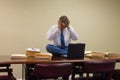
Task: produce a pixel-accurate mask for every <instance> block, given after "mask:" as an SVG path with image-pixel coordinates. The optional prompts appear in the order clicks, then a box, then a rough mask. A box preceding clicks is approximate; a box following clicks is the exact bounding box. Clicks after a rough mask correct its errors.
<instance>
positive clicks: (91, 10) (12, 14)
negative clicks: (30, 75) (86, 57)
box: [0, 0, 120, 78]
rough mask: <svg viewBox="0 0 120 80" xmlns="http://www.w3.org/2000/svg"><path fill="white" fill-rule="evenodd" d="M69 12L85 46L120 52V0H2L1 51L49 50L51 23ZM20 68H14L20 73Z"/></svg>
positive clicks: (0, 9) (0, 3)
mask: <svg viewBox="0 0 120 80" xmlns="http://www.w3.org/2000/svg"><path fill="white" fill-rule="evenodd" d="M61 15H67V16H68V17H69V18H70V20H71V25H72V26H73V27H74V28H75V30H76V31H77V32H78V33H79V35H80V39H79V40H78V41H75V42H85V43H86V50H92V51H109V52H117V53H119V52H120V35H119V34H120V31H119V30H120V0H0V39H1V40H0V45H1V46H0V54H1V55H2V54H11V53H24V51H25V49H26V48H28V47H38V48H40V49H41V52H46V50H45V45H46V44H48V43H50V42H49V41H48V40H47V39H46V32H47V30H48V29H49V27H50V26H51V25H53V24H56V23H57V20H58V18H59V17H60V16H61ZM20 72H21V71H15V73H16V76H17V77H18V78H19V77H20V75H21V74H20Z"/></svg>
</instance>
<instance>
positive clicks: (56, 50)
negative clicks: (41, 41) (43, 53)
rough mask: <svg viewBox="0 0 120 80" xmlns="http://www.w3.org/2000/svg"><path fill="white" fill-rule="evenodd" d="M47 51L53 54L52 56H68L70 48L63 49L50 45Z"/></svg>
mask: <svg viewBox="0 0 120 80" xmlns="http://www.w3.org/2000/svg"><path fill="white" fill-rule="evenodd" d="M46 50H47V51H48V52H50V53H52V54H55V55H67V50H68V47H65V48H64V49H61V48H60V47H58V46H54V45H51V44H48V45H47V46H46Z"/></svg>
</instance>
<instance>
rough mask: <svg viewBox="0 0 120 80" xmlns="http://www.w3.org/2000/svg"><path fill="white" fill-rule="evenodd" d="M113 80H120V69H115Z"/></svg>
mask: <svg viewBox="0 0 120 80" xmlns="http://www.w3.org/2000/svg"><path fill="white" fill-rule="evenodd" d="M112 79H113V80H120V69H115V70H114V72H113V74H112Z"/></svg>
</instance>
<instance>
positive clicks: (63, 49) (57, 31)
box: [46, 16, 79, 55]
mask: <svg viewBox="0 0 120 80" xmlns="http://www.w3.org/2000/svg"><path fill="white" fill-rule="evenodd" d="M78 37H79V36H78V34H77V33H76V32H75V30H74V29H73V27H72V26H70V21H69V19H68V18H67V16H61V17H60V18H59V20H58V24H57V25H53V26H52V27H51V28H50V29H49V30H48V32H47V38H48V40H50V41H53V44H48V45H47V46H46V50H47V51H48V52H50V53H52V54H53V55H67V50H68V44H69V43H70V42H71V39H73V40H77V39H78Z"/></svg>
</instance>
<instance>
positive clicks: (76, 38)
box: [69, 26, 79, 40]
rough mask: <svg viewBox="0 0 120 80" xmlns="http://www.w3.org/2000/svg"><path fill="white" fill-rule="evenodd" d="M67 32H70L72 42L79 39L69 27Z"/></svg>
mask: <svg viewBox="0 0 120 80" xmlns="http://www.w3.org/2000/svg"><path fill="white" fill-rule="evenodd" d="M69 31H70V37H71V38H72V39H73V40H78V39H79V35H78V33H77V32H76V31H75V30H74V29H73V27H71V26H70V28H69Z"/></svg>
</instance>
